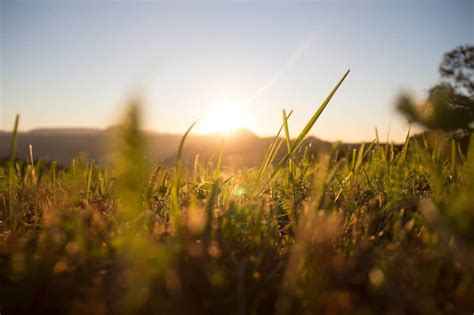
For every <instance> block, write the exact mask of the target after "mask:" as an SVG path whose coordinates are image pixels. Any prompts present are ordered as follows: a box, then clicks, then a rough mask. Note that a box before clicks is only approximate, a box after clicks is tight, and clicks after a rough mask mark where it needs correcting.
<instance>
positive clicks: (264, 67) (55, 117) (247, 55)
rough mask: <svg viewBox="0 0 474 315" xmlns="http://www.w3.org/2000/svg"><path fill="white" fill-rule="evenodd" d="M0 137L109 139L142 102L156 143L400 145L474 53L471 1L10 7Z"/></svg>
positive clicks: (0, 53) (1, 24) (1, 53)
mask: <svg viewBox="0 0 474 315" xmlns="http://www.w3.org/2000/svg"><path fill="white" fill-rule="evenodd" d="M0 2H1V4H0V37H1V38H0V58H1V59H0V80H1V81H0V82H1V85H0V88H1V89H0V93H1V94H0V102H1V103H0V129H1V130H8V129H11V128H12V125H13V121H14V117H15V114H16V113H20V115H21V119H20V129H21V130H31V129H34V128H46V127H93V128H106V127H108V126H110V125H112V124H114V123H116V122H117V121H118V119H120V117H121V113H122V112H123V109H124V106H125V105H126V103H127V101H128V100H129V99H130V98H131V97H133V96H137V95H138V96H139V97H140V99H141V100H142V103H143V114H144V115H143V124H144V127H145V128H146V129H150V130H154V131H158V132H169V133H183V132H184V131H185V130H186V129H187V127H188V126H189V125H190V124H191V123H193V122H194V121H195V120H198V119H199V120H200V121H199V122H198V124H197V126H196V129H195V132H196V133H209V132H214V131H219V130H224V129H229V128H230V127H232V128H233V127H243V128H249V129H251V130H252V131H253V132H255V133H256V134H258V135H261V136H268V135H274V134H275V133H276V131H277V130H278V128H279V126H280V125H281V122H282V120H281V117H282V114H281V110H282V109H286V110H287V111H289V110H293V111H294V112H293V115H292V117H291V118H290V121H289V125H290V133H291V134H293V135H296V134H297V133H298V132H299V131H300V130H301V129H302V128H303V127H304V125H305V123H306V122H307V120H308V119H309V118H310V117H311V115H312V114H313V113H314V112H315V110H316V109H317V108H318V106H319V105H320V104H321V102H322V101H323V100H324V98H325V97H326V96H327V94H328V93H329V92H330V90H331V89H332V87H333V86H334V85H335V84H336V82H337V81H338V80H339V79H340V78H341V77H342V75H343V74H344V72H345V71H346V70H347V69H351V73H350V74H349V76H348V77H347V79H346V81H345V82H344V83H343V85H342V86H341V88H340V89H339V90H338V92H337V93H336V95H335V96H334V98H333V99H332V101H331V103H330V104H329V105H328V107H327V108H326V110H325V111H324V113H323V114H322V115H321V117H320V118H319V120H318V121H317V122H316V125H315V126H314V128H313V130H312V131H311V134H313V135H316V136H317V137H319V138H322V139H325V140H331V141H334V140H343V141H362V140H364V141H368V140H371V139H373V138H374V136H375V131H374V130H375V128H378V129H379V133H380V134H381V135H383V136H386V135H388V136H389V137H390V139H391V140H393V141H400V140H402V139H403V138H404V137H405V135H406V132H407V129H408V125H407V123H406V122H405V120H404V119H403V117H401V116H400V115H399V114H398V113H397V111H396V110H395V106H394V104H395V100H396V98H397V96H398V95H399V94H400V93H401V92H402V91H408V92H410V93H411V94H412V95H413V96H415V97H416V98H418V99H422V98H423V97H424V96H426V92H427V90H428V89H429V88H430V87H431V86H433V85H434V84H436V83H437V82H438V80H439V74H438V66H439V63H440V62H441V60H442V57H443V54H444V53H445V52H447V51H449V50H451V49H454V48H455V47H457V46H459V45H461V44H468V43H470V44H473V43H474V1H456V0H449V1H426V0H425V1H350V2H349V1H332V2H321V1H314V2H298V3H295V2H281V1H278V2H269V1H245V2H243V1H234V2H229V1H220V2H158V1H147V2H132V1H107V2H106V1H66V0H64V1H58V2H54V1H21V2H19V1H5V0H2V1H0Z"/></svg>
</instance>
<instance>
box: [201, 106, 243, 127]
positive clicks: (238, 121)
mask: <svg viewBox="0 0 474 315" xmlns="http://www.w3.org/2000/svg"><path fill="white" fill-rule="evenodd" d="M200 124H201V130H202V131H203V132H204V133H223V134H229V133H232V132H233V131H235V130H236V129H239V128H245V127H246V115H245V114H244V112H243V107H242V106H239V105H237V104H234V103H217V104H216V105H214V106H212V107H211V108H210V109H209V110H208V112H207V113H206V115H205V116H204V117H203V119H202V121H201V123H200Z"/></svg>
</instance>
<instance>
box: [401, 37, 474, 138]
mask: <svg viewBox="0 0 474 315" xmlns="http://www.w3.org/2000/svg"><path fill="white" fill-rule="evenodd" d="M439 72H440V75H441V82H440V84H438V85H436V86H434V87H433V88H431V89H430V90H429V92H428V98H427V100H426V101H425V102H423V103H422V104H418V105H417V104H414V102H413V100H412V99H411V97H409V96H408V95H402V96H401V97H400V99H399V101H398V109H399V110H400V112H401V113H402V114H404V115H405V116H406V118H407V119H408V120H409V121H410V122H415V123H418V124H420V125H422V126H424V127H426V128H428V129H441V130H443V131H447V132H449V133H457V134H459V135H461V136H463V135H466V134H469V133H471V132H472V130H473V128H474V47H473V46H468V45H466V46H460V47H458V48H456V49H454V50H452V51H450V52H448V53H446V54H445V55H444V59H443V62H442V63H441V65H440V68H439Z"/></svg>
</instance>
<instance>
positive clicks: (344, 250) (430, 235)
mask: <svg viewBox="0 0 474 315" xmlns="http://www.w3.org/2000/svg"><path fill="white" fill-rule="evenodd" d="M346 76H347V73H346V75H345V76H344V77H343V79H344V78H345V77H346ZM343 79H342V80H343ZM342 80H341V81H340V82H339V83H338V84H337V86H336V87H335V89H334V90H333V91H332V92H331V93H330V95H329V97H328V98H327V99H326V100H325V101H324V102H323V104H322V105H321V107H319V109H318V110H317V111H316V112H315V114H314V115H313V116H312V117H311V119H310V120H309V122H308V124H307V125H306V126H305V127H304V128H303V130H302V131H301V132H300V133H299V134H298V135H297V136H296V138H295V139H294V140H291V138H290V130H289V126H288V119H289V118H290V116H291V112H289V113H288V114H287V113H286V112H285V111H283V114H282V115H283V123H282V127H281V128H280V130H279V132H278V135H277V136H276V137H275V139H274V141H273V142H272V143H271V145H270V147H269V149H268V150H267V152H266V153H265V158H264V160H263V162H262V165H261V166H260V168H258V169H239V170H235V171H232V173H230V171H229V170H226V169H221V167H220V166H221V165H220V164H221V155H222V147H223V146H225V142H224V141H223V142H222V144H221V147H220V148H216V151H218V152H219V153H218V154H217V157H216V163H215V164H214V163H211V162H209V163H206V164H205V165H203V164H202V163H200V162H199V159H198V158H196V161H195V163H194V165H193V166H186V165H183V164H182V162H181V158H180V156H181V152H182V150H185V147H184V143H185V140H186V135H187V134H189V132H190V131H191V129H192V126H191V127H190V128H189V129H188V131H187V132H186V134H185V136H184V137H183V140H182V142H181V145H180V147H179V151H178V153H177V159H176V167H175V168H166V167H162V166H159V165H149V164H148V162H147V159H146V158H145V157H144V155H145V154H144V152H145V150H144V141H143V138H142V134H141V132H140V110H139V102H138V101H133V102H132V104H131V106H130V107H129V110H128V112H127V114H126V115H125V117H124V119H123V123H122V125H121V126H120V128H118V135H117V138H118V140H117V148H116V152H115V154H114V162H115V163H114V167H112V168H109V169H102V168H100V167H99V166H97V165H96V164H94V163H93V162H92V161H87V160H81V159H78V160H73V161H71V164H70V165H69V166H59V165H56V164H55V163H51V164H46V163H43V162H41V161H34V159H33V149H34V148H33V149H30V153H31V158H30V161H28V162H23V161H18V160H15V155H14V153H15V150H14V146H15V141H16V136H15V135H16V132H14V133H13V140H12V157H11V159H10V160H9V161H8V162H7V163H5V164H2V165H1V167H0V178H1V181H0V199H1V203H0V215H1V226H0V233H1V234H0V279H1V280H0V312H1V314H26V313H35V314H84V313H87V314H169V313H173V314H228V313H230V314H320V313H323V314H347V313H351V314H381V313H382V314H383V313H390V314H405V313H410V314H437V313H440V314H441V313H452V314H456V313H462V312H466V313H467V312H472V310H473V309H474V299H473V297H474V272H473V266H474V206H473V205H474V140H473V139H471V145H470V146H469V150H468V151H463V150H461V147H460V146H459V145H458V143H456V142H446V143H438V144H435V145H429V144H428V142H427V141H424V140H423V139H413V138H411V137H409V136H407V139H406V141H405V144H404V145H403V146H401V147H398V146H394V145H391V144H383V143H380V142H379V141H378V133H376V141H374V142H372V143H370V144H365V145H361V146H359V147H357V148H356V149H354V150H353V151H350V152H345V151H341V149H338V148H335V149H334V150H333V152H331V154H328V155H324V156H318V157H313V156H308V155H307V154H303V155H302V158H296V154H295V153H296V152H297V151H298V150H304V148H302V147H301V143H302V140H303V139H304V137H305V136H306V135H307V134H308V133H309V131H310V129H311V127H312V126H313V125H314V124H315V122H316V121H317V119H318V118H319V116H320V114H321V113H322V111H323V110H324V108H325V107H326V106H327V104H328V103H329V101H330V99H331V97H332V95H333V94H334V93H335V91H336V90H337V88H338V87H339V85H340V84H341V83H342ZM17 126H18V120H17V121H16V123H15V131H16V129H17ZM283 130H284V135H285V137H284V138H281V137H280V133H281V132H282V131H283ZM284 142H285V143H286V146H287V154H286V155H285V156H284V157H283V158H282V159H281V160H279V161H275V159H276V152H277V151H278V149H279V148H280V146H281V145H283V143H284ZM298 156H300V155H298Z"/></svg>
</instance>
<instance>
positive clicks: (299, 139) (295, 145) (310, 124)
mask: <svg viewBox="0 0 474 315" xmlns="http://www.w3.org/2000/svg"><path fill="white" fill-rule="evenodd" d="M349 72H350V70H347V71H346V73H345V74H344V75H343V76H342V78H341V79H340V80H339V82H338V83H337V84H336V86H335V87H334V88H333V89H332V91H331V93H329V95H328V96H327V97H326V99H325V100H324V101H323V103H322V104H321V105H320V106H319V108H318V110H317V111H316V112H315V113H314V114H313V116H312V117H311V119H310V120H309V121H308V123H307V124H306V126H305V127H304V128H303V130H302V131H301V132H300V134H299V135H298V137H297V138H296V140H295V141H294V143H293V146H292V148H291V152H289V153H287V154H286V155H285V156H284V157H283V158H282V159H281V160H280V162H279V163H278V165H277V166H276V167H275V170H274V171H273V173H272V176H271V178H274V177H275V175H276V174H277V173H278V171H279V170H280V168H281V167H282V166H283V165H285V163H286V162H287V161H288V159H289V158H290V157H291V156H292V155H293V154H294V153H295V152H296V150H297V149H298V147H299V146H300V145H301V143H302V142H303V140H304V138H305V137H306V136H307V135H308V133H309V132H310V130H311V128H312V127H313V126H314V124H315V123H316V121H317V120H318V118H319V116H321V114H322V112H323V111H324V109H325V108H326V106H327V105H328V104H329V102H330V101H331V99H332V97H333V96H334V94H335V93H336V91H337V90H338V89H339V87H340V86H341V84H342V82H344V80H345V78H346V77H347V76H348V75H349Z"/></svg>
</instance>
